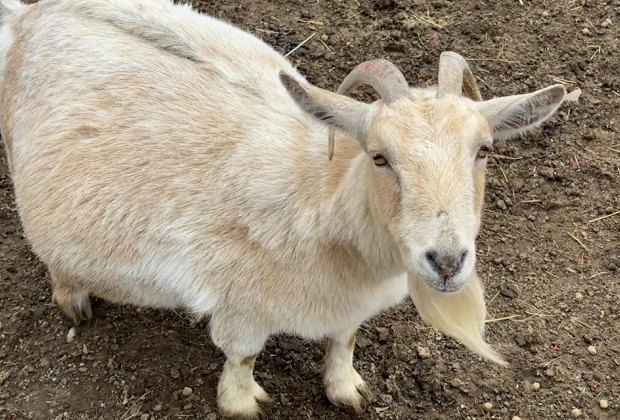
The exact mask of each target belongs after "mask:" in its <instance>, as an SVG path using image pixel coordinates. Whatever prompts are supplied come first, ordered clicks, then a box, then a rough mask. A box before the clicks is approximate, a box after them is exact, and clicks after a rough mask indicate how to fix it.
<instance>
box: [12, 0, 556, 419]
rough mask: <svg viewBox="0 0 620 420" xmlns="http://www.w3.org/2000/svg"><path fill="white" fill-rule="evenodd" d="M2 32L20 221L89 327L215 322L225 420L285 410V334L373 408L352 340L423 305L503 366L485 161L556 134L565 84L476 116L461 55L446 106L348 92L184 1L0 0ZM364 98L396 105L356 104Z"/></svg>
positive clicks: (385, 67) (394, 73) (332, 390)
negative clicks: (487, 334) (317, 345)
mask: <svg viewBox="0 0 620 420" xmlns="http://www.w3.org/2000/svg"><path fill="white" fill-rule="evenodd" d="M0 12H1V14H2V16H1V19H2V29H1V33H0V49H1V50H0V71H1V74H0V77H1V78H2V80H1V90H0V114H1V127H2V137H3V139H4V142H5V147H6V152H7V155H8V162H9V165H10V171H11V175H12V179H13V182H14V186H15V195H16V200H17V205H18V208H19V214H20V216H21V219H22V222H23V226H24V230H25V233H26V236H27V238H28V240H29V241H30V242H31V244H32V247H33V249H34V251H35V252H36V254H37V255H38V256H39V257H40V258H41V260H43V261H44V262H45V263H46V264H47V266H48V267H49V271H50V276H51V279H52V286H53V297H54V299H55V301H56V303H57V304H58V305H59V306H60V307H61V308H62V310H63V311H64V312H65V313H67V314H68V315H69V316H70V317H71V318H73V319H74V320H75V321H76V322H79V321H80V320H82V319H84V318H90V317H91V309H90V303H89V298H88V296H89V295H94V296H100V297H102V298H104V299H108V300H110V301H112V302H120V303H127V304H134V305H146V306H152V307H159V308H174V307H184V308H187V309H188V310H190V311H191V312H193V313H195V314H197V315H205V314H210V316H211V321H210V326H211V336H212V338H213V341H214V343H215V344H216V345H217V346H218V347H219V348H220V349H222V351H223V352H224V353H225V354H226V357H227V360H226V363H225V365H224V370H223V373H222V375H221V378H220V381H219V385H218V404H219V407H220V410H221V412H222V413H223V414H224V415H227V416H245V417H253V416H255V415H257V414H258V413H259V406H258V403H257V402H264V401H268V400H269V397H268V395H267V394H266V393H265V391H263V389H262V388H261V387H260V386H259V385H258V384H257V383H256V382H255V381H254V379H253V367H254V361H255V359H256V357H257V355H258V354H259V352H260V351H261V349H262V348H263V346H264V344H265V340H267V338H268V337H269V336H270V335H273V334H278V333H291V334H297V335H299V336H301V337H305V338H308V339H318V338H322V337H329V338H330V339H331V342H330V345H329V349H328V353H327V360H326V370H325V374H324V383H325V387H326V392H327V395H328V397H329V399H330V400H331V401H333V402H334V403H335V404H337V405H344V406H350V407H353V408H355V409H357V410H359V409H360V407H361V403H362V401H363V395H364V394H365V393H366V392H367V390H366V387H365V385H364V381H363V380H362V378H361V377H360V375H358V373H357V372H356V371H355V370H354V368H353V365H352V357H353V348H354V342H355V334H356V330H357V327H358V325H359V324H360V323H361V322H363V321H364V320H366V319H368V318H369V317H371V316H373V315H374V314H376V313H378V312H379V311H381V310H382V309H384V308H387V307H389V306H392V305H395V304H397V303H399V302H401V301H402V300H403V298H404V297H405V296H406V294H407V292H409V293H410V294H411V296H412V298H413V300H414V302H415V304H416V306H417V308H418V310H419V311H420V313H421V314H422V317H423V318H425V319H426V321H428V322H429V323H431V324H432V325H435V326H436V327H438V328H440V329H441V330H442V331H444V332H446V333H447V334H449V335H451V336H453V337H455V338H456V339H458V340H460V341H461V342H462V343H464V344H465V345H467V346H468V347H469V348H470V349H472V350H474V351H476V352H477V353H479V354H481V355H483V356H485V357H487V358H490V359H492V360H494V361H496V362H501V359H500V358H499V357H498V356H496V355H495V354H494V353H493V352H492V351H491V350H490V348H489V347H488V346H487V344H486V343H485V342H484V340H483V339H482V329H483V324H484V317H485V309H484V300H483V293H482V285H481V283H480V281H479V280H478V278H477V277H476V275H475V272H474V264H475V247H474V240H475V237H476V234H477V232H478V228H479V225H480V213H481V206H482V201H483V193H484V178H485V165H486V160H487V158H486V157H487V153H488V151H489V149H490V147H491V144H492V142H493V139H494V138H499V137H501V138H508V137H514V136H516V135H518V134H520V133H523V132H526V131H527V130H530V129H532V128H534V127H536V126H538V125H539V124H540V123H541V122H542V121H543V120H545V119H546V118H548V117H549V116H550V115H552V114H553V113H554V111H555V110H556V109H557V108H558V106H559V105H560V104H561V102H562V100H563V98H564V95H565V90H564V88H563V87H562V86H560V85H556V86H552V87H549V88H547V89H542V90H539V91H537V92H534V93H531V94H527V95H518V96H510V97H504V98H495V99H491V100H488V101H482V100H481V98H480V94H479V91H478V88H477V86H476V83H475V79H474V78H473V77H472V75H471V72H470V71H469V67H468V66H467V64H466V62H465V60H463V58H462V57H461V56H459V55H457V54H455V53H449V52H448V53H443V54H442V55H441V59H440V62H439V86H438V88H431V89H413V88H409V87H408V86H407V82H406V81H405V79H404V77H403V76H402V74H401V73H400V72H399V71H398V70H397V69H396V67H394V65H392V64H391V63H389V62H387V61H385V60H372V61H369V62H365V63H362V64H360V65H359V66H357V67H356V68H355V69H354V70H353V71H352V72H351V74H349V76H348V77H347V78H346V79H345V81H344V82H343V84H342V86H341V88H340V90H339V93H332V92H329V91H326V90H322V89H319V88H317V87H314V86H311V85H309V84H308V83H307V82H306V81H305V80H304V78H303V77H302V76H301V75H299V74H298V73H297V71H296V70H295V69H294V68H293V67H292V66H291V64H290V63H289V62H288V61H286V60H285V59H284V58H283V57H282V56H281V55H279V54H278V53H276V52H275V51H274V50H273V49H271V48H270V47H269V46H267V45H265V44H264V43H263V42H262V41H260V40H259V39H257V38H255V37H254V36H252V35H249V34H247V33H245V32H243V31H241V30H239V29H237V28H235V27H233V26H230V25H228V24H226V23H224V22H221V21H219V20H216V19H213V18H211V17H208V16H203V15H200V14H198V13H196V12H194V11H192V10H191V9H190V8H189V7H187V6H175V5H173V4H172V3H171V2H170V1H168V0H44V1H41V2H39V3H37V4H34V5H31V6H24V5H21V4H20V3H19V2H17V1H15V0H0ZM463 83H464V87H465V89H464V90H465V93H466V95H467V96H466V97H463V96H462V90H463V88H462V86H463ZM360 84H369V85H371V86H373V87H374V88H375V90H377V91H378V93H379V94H380V96H381V100H378V101H376V102H374V103H372V104H365V103H361V102H358V101H355V100H353V99H351V98H349V97H347V96H345V94H347V93H349V92H350V91H352V90H353V89H354V88H355V87H357V86H358V85H360ZM320 120H322V121H320ZM328 126H329V127H332V128H338V129H339V131H338V135H337V138H336V141H335V142H336V144H337V150H336V152H337V153H336V154H335V155H334V156H333V159H332V160H328V159H327V157H326V153H325V141H326V140H327V138H328V129H327V127H328ZM329 137H330V141H329V144H330V153H329V155H330V157H331V154H332V153H333V145H334V141H333V133H332V135H330V136H329Z"/></svg>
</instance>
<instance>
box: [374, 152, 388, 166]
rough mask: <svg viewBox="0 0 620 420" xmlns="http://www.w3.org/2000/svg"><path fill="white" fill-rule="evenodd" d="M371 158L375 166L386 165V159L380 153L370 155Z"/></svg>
mask: <svg viewBox="0 0 620 420" xmlns="http://www.w3.org/2000/svg"><path fill="white" fill-rule="evenodd" d="M372 160H374V161H375V166H386V165H387V164H388V161H387V159H386V158H385V157H384V156H383V155H382V154H379V153H377V154H375V155H374V156H373V157H372Z"/></svg>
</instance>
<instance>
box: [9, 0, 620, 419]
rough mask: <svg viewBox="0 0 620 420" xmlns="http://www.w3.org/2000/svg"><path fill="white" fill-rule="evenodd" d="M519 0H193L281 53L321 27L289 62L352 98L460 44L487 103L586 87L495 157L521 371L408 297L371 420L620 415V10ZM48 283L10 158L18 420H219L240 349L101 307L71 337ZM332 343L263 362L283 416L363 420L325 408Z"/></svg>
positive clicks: (375, 371) (498, 332) (375, 353)
mask: <svg viewBox="0 0 620 420" xmlns="http://www.w3.org/2000/svg"><path fill="white" fill-rule="evenodd" d="M500 3H501V5H500ZM522 3H524V4H523V5H521V4H520V2H519V1H518V0H506V1H502V2H495V1H493V0H462V1H458V2H457V1H442V0H401V1H395V0H358V1H347V2H336V1H327V0H323V1H321V2H319V1H316V2H303V1H300V0H291V1H284V0H276V1H272V2H268V1H265V0H260V1H259V0H254V1H250V0H239V1H235V2H234V5H230V4H229V2H226V1H220V0H218V1H209V2H207V1H193V4H194V6H195V7H197V8H198V9H200V10H202V11H204V12H207V13H210V14H213V15H216V16H221V17H223V18H225V19H227V20H230V21H232V22H234V23H235V24H238V25H240V26H241V27H243V28H245V29H247V30H248V31H250V32H253V33H255V34H257V35H259V36H261V37H263V38H264V39H265V40H266V41H267V42H268V43H269V44H271V45H273V46H274V47H275V48H276V49H277V50H279V51H281V52H283V53H286V52H288V51H290V50H291V49H292V48H293V47H294V46H295V45H297V44H298V43H299V42H301V41H302V40H303V39H305V38H306V37H308V36H309V35H310V34H312V33H314V32H316V36H315V37H314V38H313V39H312V40H311V41H310V42H308V43H307V44H306V45H305V46H303V47H302V48H300V49H298V50H297V51H296V52H294V54H292V56H291V60H292V61H293V63H294V64H295V65H296V66H298V67H299V68H300V69H301V71H302V72H303V73H305V74H306V75H308V78H309V79H310V81H312V82H313V83H315V84H317V85H319V86H321V87H326V88H335V87H336V86H337V85H338V83H339V82H340V81H341V80H342V79H343V77H344V76H345V75H346V73H347V72H348V71H349V70H350V69H351V68H352V67H353V66H354V65H356V64H358V63H360V62H361V61H364V60H366V59H369V58H375V57H386V58H388V59H390V60H392V61H393V62H394V63H396V64H397V65H398V66H399V67H400V68H401V69H402V70H403V72H404V74H405V75H406V77H407V79H408V80H409V81H410V83H412V84H420V85H427V84H432V83H433V82H434V81H435V79H436V72H437V58H438V55H439V53H440V52H441V51H443V50H448V49H450V50H455V51H458V52H460V53H462V54H463V55H464V56H466V57H468V58H472V60H471V62H470V64H471V66H472V68H473V70H474V73H475V74H476V75H477V76H478V78H479V80H480V85H481V89H482V92H483V95H484V96H485V97H492V96H499V95H506V94H514V93H522V92H526V91H531V90H535V89H537V88H540V87H543V86H546V85H550V84H553V83H556V82H557V81H558V80H560V81H562V82H564V83H565V84H566V85H567V88H568V89H569V90H572V89H574V88H576V87H580V88H581V89H582V90H583V94H582V95H581V98H580V99H579V102H578V103H569V104H566V105H564V106H563V107H562V108H561V111H560V112H559V114H558V115H557V116H555V117H554V118H553V119H552V121H551V122H549V123H546V124H545V126H544V128H543V129H542V130H539V131H537V132H536V133H534V134H532V135H529V136H528V137H527V138H524V139H518V140H514V141H510V142H506V143H503V144H498V145H497V146H496V149H495V152H494V153H496V154H497V155H498V156H495V157H494V158H492V159H491V161H490V164H489V171H488V172H489V174H488V193H487V197H486V210H485V213H484V223H483V227H482V232H481V235H480V239H479V242H478V246H479V261H480V263H479V271H480V272H481V273H482V274H483V278H484V279H485V282H486V287H487V292H486V293H487V302H488V306H489V316H490V318H492V319H493V322H490V323H489V324H488V336H489V339H490V341H491V342H492V343H494V345H495V346H496V347H497V348H498V349H500V350H501V351H502V352H503V353H504V354H505V355H506V357H507V358H508V360H509V361H510V362H511V366H510V367H509V368H501V367H498V366H495V365H492V364H490V363H488V362H485V361H481V360H479V359H478V358H477V357H475V356H473V355H472V354H470V353H469V352H467V351H466V350H465V349H464V348H463V347H462V346H460V345H458V344H457V343H455V342H454V341H453V340H451V339H448V338H446V337H445V336H442V335H441V334H438V333H437V332H436V331H434V330H432V329H429V328H428V327H426V326H425V325H424V324H423V323H422V322H421V321H420V319H419V317H418V315H417V314H416V311H415V309H414V307H413V305H412V303H411V302H410V301H408V302H406V303H405V304H403V305H401V306H399V307H397V308H395V309H393V310H390V311H387V312H386V313H384V314H382V315H381V316H378V317H376V318H374V319H372V320H370V321H369V322H368V323H367V324H365V325H364V326H363V328H362V330H361V332H360V335H359V341H358V345H357V349H356V354H355V355H356V361H355V366H356V367H357V369H358V370H359V371H360V373H361V374H362V375H363V376H364V377H365V379H366V380H367V381H368V382H369V384H370V386H371V387H372V389H373V390H374V394H375V399H374V400H373V401H371V402H370V404H369V406H368V408H367V410H366V411H365V413H364V414H363V415H362V416H360V418H367V419H380V418H385V419H412V418H422V419H466V418H501V419H510V418H511V417H512V416H515V415H519V416H520V417H521V418H523V419H526V418H528V419H547V418H568V417H570V416H571V410H572V409H573V408H579V409H581V410H582V416H581V417H582V418H597V419H598V418H601V419H620V408H619V407H620V319H619V317H620V304H619V302H618V299H619V297H620V282H619V279H620V214H618V215H615V216H611V217H608V218H604V219H601V220H598V221H592V219H596V218H598V217H601V216H605V215H608V214H612V213H614V212H617V211H618V210H620V136H618V132H620V127H619V125H620V120H619V118H618V114H619V106H620V71H619V70H618V69H619V68H620V48H619V46H618V43H619V36H618V35H619V31H618V25H619V24H620V5H619V3H618V2H617V1H608V2H604V1H599V0H576V1H557V2H556V1H536V2H534V1H530V0H523V1H522ZM607 18H609V19H611V21H612V22H613V23H612V24H610V25H605V24H603V22H604V21H605V19H607ZM586 30H587V31H586ZM322 35H327V38H325V37H322ZM321 40H323V42H324V43H322V42H321ZM48 281H49V279H48V276H47V274H46V270H45V267H44V266H43V265H42V264H41V263H40V262H39V261H38V260H37V258H36V257H35V256H34V255H33V254H32V253H31V252H30V251H29V248H28V244H27V243H26V241H25V240H24V238H23V236H22V231H21V228H20V224H19V220H18V217H17V214H16V211H15V206H14V202H13V196H12V186H11V182H10V179H9V177H8V174H7V167H6V162H5V161H4V159H3V160H2V162H1V163H0V295H1V296H2V300H0V418H1V419H18V418H37V419H43V418H63V415H64V418H71V419H78V418H80V419H81V418H84V419H96V418H101V419H111V418H117V419H129V418H157V419H159V418H167V419H177V418H208V419H213V418H216V415H215V414H214V411H215V405H216V404H215V387H216V383H217V377H218V374H219V371H220V369H221V367H222V363H223V356H222V354H221V353H220V352H219V351H218V350H217V349H216V348H215V347H214V346H213V344H212V343H211V342H210V340H209V337H208V329H207V324H206V322H200V323H198V324H193V323H192V322H191V321H190V320H189V318H188V317H186V316H185V315H184V314H179V313H175V312H160V311H152V310H144V309H136V308H130V307H120V306H115V305H111V304H108V303H105V302H101V301H98V302H95V311H96V319H95V320H94V321H93V322H92V323H91V324H90V325H85V326H80V327H78V329H77V335H76V337H75V339H74V340H73V341H72V342H70V343H68V342H67V340H66V336H67V331H68V330H69V328H70V327H71V325H70V323H69V321H68V320H67V319H65V318H64V317H63V316H62V315H61V313H60V311H59V310H58V309H57V308H56V307H55V306H54V305H53V304H52V302H51V298H50V288H49V286H48ZM577 293H581V295H582V298H581V299H578V298H576V294H577ZM590 345H592V346H595V347H596V349H597V354H596V355H592V354H590V353H589V352H588V351H587V348H588V346H590ZM418 346H421V347H425V348H427V349H428V350H429V351H430V356H427V357H422V356H421V355H420V352H419V351H418ZM324 350H325V343H316V342H306V341H302V340H299V339H296V338H292V337H274V338H272V339H271V340H270V341H269V344H268V346H267V349H266V350H265V351H264V352H263V353H262V354H261V356H260V357H259V359H258V361H257V364H256V376H257V379H258V380H259V381H260V382H261V383H262V385H263V386H264V388H265V389H266V390H267V391H268V392H270V393H271V395H272V396H273V397H274V403H273V404H272V405H271V406H269V407H267V408H266V414H267V417H268V418H274V419H302V418H309V419H342V418H347V417H348V414H346V413H344V412H343V411H341V410H339V409H337V408H336V407H334V406H332V405H331V404H330V403H329V402H328V401H327V399H326V397H325V396H324V393H323V390H322V385H321V364H322V358H323V354H324ZM422 353H424V352H422ZM534 382H538V383H539V384H540V389H538V390H533V389H532V387H531V384H532V383H534ZM186 386H189V387H191V388H192V389H193V392H192V394H191V395H190V396H188V397H187V396H183V395H182V393H181V390H182V389H183V388H184V387H186ZM600 399H607V400H608V401H609V408H608V409H606V410H602V409H601V408H599V400H600ZM486 402H490V403H492V404H493V408H492V409H491V410H490V412H485V411H484V410H483V404H484V403H486ZM142 414H146V416H142V417H141V415H142Z"/></svg>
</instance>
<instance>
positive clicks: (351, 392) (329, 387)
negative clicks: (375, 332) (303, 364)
mask: <svg viewBox="0 0 620 420" xmlns="http://www.w3.org/2000/svg"><path fill="white" fill-rule="evenodd" d="M356 334H357V328H355V329H352V330H348V331H346V332H344V333H342V334H337V335H334V336H332V337H331V340H330V343H329V347H328V349H327V358H326V362H325V374H324V375H323V383H324V384H325V391H326V393H327V398H329V400H330V401H331V402H332V403H334V404H335V405H337V406H338V407H343V408H349V409H353V410H355V411H356V412H360V411H362V407H363V406H364V403H365V400H366V399H369V398H371V397H372V394H371V393H370V391H369V389H368V386H367V385H366V383H365V382H364V380H363V379H362V377H361V376H360V375H359V373H357V372H356V371H355V369H354V368H353V350H354V348H355V335H356Z"/></svg>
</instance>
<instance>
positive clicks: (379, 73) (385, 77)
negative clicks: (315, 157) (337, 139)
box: [328, 58, 409, 160]
mask: <svg viewBox="0 0 620 420" xmlns="http://www.w3.org/2000/svg"><path fill="white" fill-rule="evenodd" d="M360 85H370V86H371V87H372V88H373V89H374V90H376V91H377V93H378V94H379V96H380V97H381V99H382V100H383V101H384V102H385V103H387V104H389V103H391V102H394V101H395V100H396V99H398V98H400V97H402V96H404V95H405V94H406V93H407V92H408V89H409V85H408V84H407V80H405V76H403V74H402V73H401V72H400V70H398V68H397V67H396V66H395V65H394V64H392V63H390V62H389V61H387V60H384V59H382V58H377V59H375V60H369V61H364V62H363V63H361V64H359V65H358V66H357V67H355V68H354V69H353V70H352V71H351V73H349V75H348V76H347V77H346V78H345V79H344V80H343V82H342V84H341V85H340V87H339V88H338V91H337V93H339V94H341V95H349V94H350V93H351V92H353V90H354V89H355V88H357V87H358V86H360ZM335 133H336V130H335V129H334V128H332V127H330V128H329V141H328V148H329V150H328V157H329V160H331V159H332V157H333V156H334V136H335Z"/></svg>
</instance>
